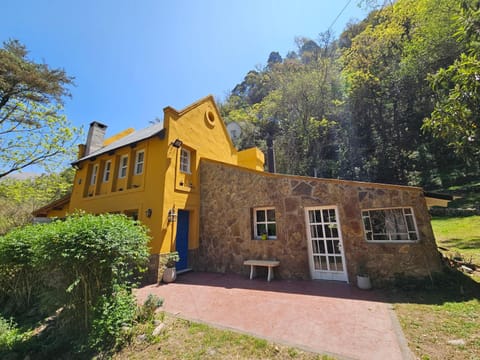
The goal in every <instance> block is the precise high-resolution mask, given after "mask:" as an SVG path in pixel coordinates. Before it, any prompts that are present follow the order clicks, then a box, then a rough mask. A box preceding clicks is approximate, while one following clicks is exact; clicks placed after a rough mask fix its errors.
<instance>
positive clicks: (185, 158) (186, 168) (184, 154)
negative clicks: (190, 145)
mask: <svg viewBox="0 0 480 360" xmlns="http://www.w3.org/2000/svg"><path fill="white" fill-rule="evenodd" d="M190 158H191V153H190V150H187V149H184V148H181V149H180V171H181V172H183V173H186V174H190V173H191V170H190Z"/></svg>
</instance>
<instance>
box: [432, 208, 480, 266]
mask: <svg viewBox="0 0 480 360" xmlns="http://www.w3.org/2000/svg"><path fill="white" fill-rule="evenodd" d="M432 227H433V232H434V234H435V238H436V240H437V245H438V246H440V247H442V248H446V249H448V250H447V251H445V250H442V252H443V253H444V254H445V255H447V256H448V257H452V256H455V255H456V254H460V255H462V256H463V258H464V260H466V261H470V260H471V261H472V262H473V263H474V264H477V265H478V266H480V216H468V217H461V218H460V217H455V218H434V219H432Z"/></svg>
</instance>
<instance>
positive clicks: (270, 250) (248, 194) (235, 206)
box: [193, 161, 441, 285]
mask: <svg viewBox="0 0 480 360" xmlns="http://www.w3.org/2000/svg"><path fill="white" fill-rule="evenodd" d="M200 183H201V186H200V188H201V210H200V247H199V249H198V251H197V254H196V255H195V261H194V264H193V267H194V269H197V270H202V271H214V272H233V273H241V274H245V275H247V273H248V271H249V269H248V268H247V267H246V266H244V265H243V261H244V260H246V259H276V260H280V262H281V264H280V267H278V268H277V269H276V270H275V272H276V276H277V277H280V278H284V279H309V278H310V270H309V262H308V256H309V255H308V247H307V239H308V238H307V233H306V231H307V229H306V223H305V207H310V206H337V207H338V216H339V222H340V227H341V233H342V238H343V249H344V253H345V260H346V265H347V272H348V278H349V281H350V282H354V281H355V280H354V279H355V274H356V269H357V267H358V265H359V261H360V259H362V261H363V262H364V263H365V265H366V268H367V270H368V272H369V274H370V276H371V277H372V280H373V282H374V283H376V284H377V285H379V284H381V283H382V282H384V281H386V280H389V279H391V278H393V276H394V274H395V273H404V274H405V275H412V276H425V275H427V274H428V273H429V272H434V271H438V270H439V269H440V266H441V263H440V257H439V254H438V252H437V250H436V244H435V240H434V237H433V232H432V228H431V225H430V216H429V213H428V210H427V207H426V204H425V200H424V198H423V191H422V190H421V189H419V188H412V187H403V186H394V185H383V184H371V183H361V182H352V181H341V180H330V179H316V178H308V177H299V176H286V175H278V174H268V173H261V172H255V171H251V170H245V169H241V168H238V167H234V166H231V165H225V164H221V163H216V162H212V161H202V163H201V166H200ZM267 206H268V207H270V206H272V207H275V215H276V223H277V239H276V240H263V241H262V240H252V238H253V236H252V209H253V208H256V207H267ZM385 207H412V208H413V211H414V214H415V218H416V223H417V228H418V231H419V236H420V241H418V242H412V243H396V244H390V243H388V244H385V243H369V242H367V241H366V240H365V237H364V229H363V224H362V217H361V210H362V209H372V208H385Z"/></svg>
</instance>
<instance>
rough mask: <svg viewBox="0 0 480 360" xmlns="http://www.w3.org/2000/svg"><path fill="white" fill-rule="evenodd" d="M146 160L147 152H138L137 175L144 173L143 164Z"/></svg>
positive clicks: (136, 160)
mask: <svg viewBox="0 0 480 360" xmlns="http://www.w3.org/2000/svg"><path fill="white" fill-rule="evenodd" d="M144 160H145V151H143V150H141V151H138V152H137V156H136V158H135V175H140V174H141V173H143V163H144Z"/></svg>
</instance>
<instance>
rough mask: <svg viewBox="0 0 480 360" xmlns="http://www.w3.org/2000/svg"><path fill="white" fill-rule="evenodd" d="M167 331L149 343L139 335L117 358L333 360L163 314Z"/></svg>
mask: <svg viewBox="0 0 480 360" xmlns="http://www.w3.org/2000/svg"><path fill="white" fill-rule="evenodd" d="M162 319H163V321H164V324H165V325H166V327H165V331H164V332H163V333H162V334H161V335H160V336H159V337H157V338H155V339H149V340H150V341H148V342H143V341H139V340H138V337H137V338H136V339H135V340H134V341H133V342H132V344H131V345H129V346H128V347H126V348H125V349H123V350H122V351H121V352H119V353H118V354H116V355H115V356H114V357H113V358H114V359H115V360H124V359H125V360H126V359H129V360H130V359H131V360H134V359H160V358H161V359H299V360H314V359H316V360H334V358H332V357H329V356H327V355H318V354H312V353H308V352H304V351H302V350H299V349H296V348H292V347H287V346H283V345H279V344H274V343H271V342H268V341H266V340H263V339H259V338H255V337H253V336H249V335H245V334H240V333H236V332H233V331H229V330H222V329H217V328H214V327H211V326H208V325H205V324H199V323H195V322H192V321H188V320H183V319H179V318H176V317H174V316H172V315H168V314H162Z"/></svg>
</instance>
